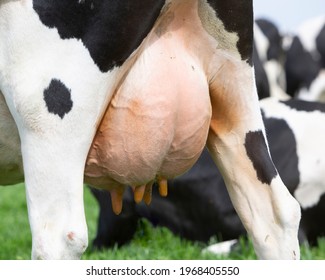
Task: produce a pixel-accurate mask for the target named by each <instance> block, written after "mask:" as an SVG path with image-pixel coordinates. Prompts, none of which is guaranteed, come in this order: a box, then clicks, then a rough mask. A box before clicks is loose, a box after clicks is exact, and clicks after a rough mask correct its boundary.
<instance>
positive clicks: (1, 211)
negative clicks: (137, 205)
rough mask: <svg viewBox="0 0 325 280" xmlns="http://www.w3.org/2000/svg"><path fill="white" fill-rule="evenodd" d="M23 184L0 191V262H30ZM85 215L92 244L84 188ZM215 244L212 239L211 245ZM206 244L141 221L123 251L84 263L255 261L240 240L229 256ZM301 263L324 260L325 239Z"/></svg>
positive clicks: (89, 254) (94, 255)
mask: <svg viewBox="0 0 325 280" xmlns="http://www.w3.org/2000/svg"><path fill="white" fill-rule="evenodd" d="M26 208H27V207H26V199H25V189H24V185H23V184H19V185H15V186H10V187H0V260H24V259H30V250H31V234H30V228H29V224H28V216H27V209H26ZM85 211H86V218H87V223H88V230H89V243H90V244H91V240H93V239H94V237H95V234H96V227H97V215H98V205H97V203H96V201H95V199H94V198H93V196H92V195H91V194H90V191H89V190H88V189H87V188H85ZM213 241H215V239H214V238H213V239H212V240H211V242H213ZM206 245H207V244H202V243H198V242H190V241H187V240H183V239H181V238H179V237H177V236H175V235H173V234H172V233H171V232H170V231H169V230H168V229H166V228H153V227H152V226H151V225H150V224H149V223H148V222H147V221H144V220H141V221H140V222H139V225H138V229H137V232H136V235H135V237H134V239H133V240H132V242H131V243H129V244H128V245H125V246H123V247H121V248H117V247H115V248H112V249H107V250H103V251H92V250H91V248H90V247H89V248H88V249H87V251H86V252H85V254H84V255H83V259H85V260H87V259H88V260H89V259H91V260H103V259H104V260H105V259H116V260H138V259H142V260H143V259H144V260H148V259H150V260H170V259H171V260H193V259H194V260H195V259H201V260H205V259H206V260H209V259H210V260H211V259H244V260H247V259H256V256H255V253H254V250H253V247H252V244H251V243H250V242H249V241H247V240H245V239H241V240H240V248H239V249H238V250H236V251H235V252H233V253H231V254H230V255H229V256H216V255H213V254H209V253H204V254H203V253H202V249H203V248H204V247H205V246H206ZM301 256H302V259H308V260H316V259H325V238H323V239H320V240H319V244H318V247H314V248H309V247H308V246H306V245H305V246H302V247H301Z"/></svg>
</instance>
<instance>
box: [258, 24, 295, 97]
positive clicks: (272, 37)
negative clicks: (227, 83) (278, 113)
mask: <svg viewBox="0 0 325 280" xmlns="http://www.w3.org/2000/svg"><path fill="white" fill-rule="evenodd" d="M253 62H254V67H255V76H256V86H257V92H258V95H259V98H260V99H262V98H265V97H269V96H273V97H276V98H278V99H281V100H287V99H289V98H290V96H289V95H288V94H287V93H285V89H286V84H285V81H286V75H285V69H284V62H285V52H284V49H283V42H282V35H281V34H280V31H279V29H278V28H277V26H276V25H275V24H274V23H273V22H271V21H270V20H267V19H257V20H255V24H254V53H253Z"/></svg>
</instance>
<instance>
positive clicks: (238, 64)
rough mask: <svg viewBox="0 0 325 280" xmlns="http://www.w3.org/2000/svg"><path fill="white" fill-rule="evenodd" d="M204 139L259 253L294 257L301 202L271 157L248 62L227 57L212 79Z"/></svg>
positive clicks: (288, 257)
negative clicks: (209, 108) (207, 127)
mask: <svg viewBox="0 0 325 280" xmlns="http://www.w3.org/2000/svg"><path fill="white" fill-rule="evenodd" d="M210 95H211V103H212V120H211V125H210V131H209V136H208V141H207V145H208V148H209V151H210V153H211V154H212V157H213V159H214V161H215V162H216V164H217V166H218V167H219V169H220V171H221V173H222V175H223V178H224V180H225V183H226V185H227V189H228V192H229V194H230V197H231V200H232V203H233V205H234V207H235V209H236V211H237V213H238V215H239V217H240V218H241V221H242V222H243V225H244V226H245V228H246V230H247V232H248V234H249V235H250V236H251V238H252V241H253V244H254V247H255V251H256V253H257V256H258V257H259V258H261V259H298V258H299V257H300V256H299V255H300V252H299V245H298V239H297V233H298V225H299V220H300V208H299V205H298V203H297V202H296V200H295V199H294V198H293V197H292V196H291V195H290V193H289V192H288V190H287V188H286V187H285V185H284V184H283V182H282V180H281V179H280V177H279V175H278V173H277V171H276V169H275V167H274V165H273V162H272V160H271V158H270V155H269V151H268V147H267V143H266V141H265V132H264V125H263V122H262V118H261V114H260V111H259V109H258V108H259V105H258V99H257V93H256V89H255V81H254V76H253V70H252V67H251V66H250V65H249V64H248V63H246V62H243V61H240V60H236V59H231V58H226V59H225V61H224V64H223V65H222V67H220V71H217V73H216V74H215V75H214V78H213V79H212V80H211V83H210Z"/></svg>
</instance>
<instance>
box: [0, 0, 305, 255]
mask: <svg viewBox="0 0 325 280" xmlns="http://www.w3.org/2000/svg"><path fill="white" fill-rule="evenodd" d="M0 42H1V45H0V91H1V92H2V95H3V97H4V99H3V98H2V99H1V112H4V115H5V120H3V119H1V120H0V123H1V134H0V143H1V145H0V146H1V149H0V151H1V152H3V151H7V149H9V148H11V149H12V151H13V153H12V154H10V155H9V160H11V162H12V163H11V164H12V168H9V169H10V170H9V171H10V172H11V171H12V172H13V174H11V175H10V176H11V178H13V182H14V181H15V180H18V179H20V178H19V176H17V174H15V172H16V173H19V172H20V169H21V161H20V156H19V155H20V150H19V149H17V147H19V146H20V144H19V143H18V142H16V143H14V144H13V143H10V141H8V139H9V138H10V139H15V140H16V141H17V139H18V137H16V136H17V133H19V140H20V141H21V155H22V162H23V170H24V178H25V183H26V194H27V203H28V212H29V220H30V226H31V231H32V244H33V245H32V257H33V258H34V259H61V258H79V257H80V256H81V254H82V253H83V251H84V250H85V248H86V247H87V241H88V237H87V226H86V220H85V215H84V205H83V182H84V181H85V182H88V183H91V184H92V185H94V186H96V187H99V188H103V189H108V190H110V192H111V196H112V198H113V199H112V201H113V209H114V210H115V212H120V211H121V208H122V195H123V191H124V188H125V185H131V186H133V188H134V193H135V194H134V196H135V199H136V200H137V201H140V200H142V198H143V199H144V200H145V201H146V202H147V203H148V202H150V200H151V187H152V183H153V182H154V181H155V180H157V181H158V182H159V185H160V191H161V193H162V194H165V193H166V182H167V179H168V178H173V177H175V176H177V175H179V174H181V173H184V172H185V171H186V170H188V169H189V168H190V167H191V166H192V165H193V164H194V163H195V162H196V160H197V159H198V157H199V155H200V154H201V151H202V150H203V149H204V146H205V144H206V143H207V146H208V148H209V151H210V153H211V155H212V157H213V159H214V161H215V162H216V164H217V165H218V167H219V170H221V173H222V175H223V178H224V180H225V182H226V185H227V188H228V192H229V194H230V197H231V200H232V202H233V204H234V206H235V208H236V210H237V212H238V214H239V216H240V218H241V220H242V222H243V224H244V226H245V228H246V230H247V231H248V233H249V234H250V235H251V236H252V239H253V243H254V246H255V249H256V252H257V255H258V256H259V257H260V258H268V259H270V258H277V259H297V258H299V244H298V239H297V232H298V224H299V220H300V207H299V204H298V203H297V201H296V200H295V199H294V198H293V197H292V196H291V195H290V193H289V192H288V190H287V188H286V187H285V185H284V184H283V182H282V180H281V179H280V177H279V175H278V172H277V170H276V169H275V167H274V165H273V162H272V160H271V158H270V155H269V152H268V148H267V143H266V140H265V133H264V125H263V121H262V117H261V113H260V110H259V106H258V98H257V93H256V87H255V83H254V74H253V67H252V48H253V9H252V1H247V0H228V1H220V0H189V1H181V0H141V1H134V0H125V1H117V0H106V1H103V0H97V1H93V0H84V1H79V0H71V1H66V0H57V1H50V0H18V1H17V0H0ZM4 100H5V101H4ZM108 105H109V106H108ZM8 109H9V111H10V114H11V116H12V117H13V119H14V122H13V121H12V120H10V121H9V123H6V124H3V122H4V121H7V119H8ZM9 118H10V117H9ZM3 127H4V129H3V130H2V128H3ZM17 128H18V131H17ZM12 135H15V136H14V137H13V136H12ZM8 142H9V143H8ZM7 146H9V148H7ZM7 170H8V167H7V165H6V164H4V165H3V163H2V165H1V166H0V172H1V173H2V174H4V173H3V172H7ZM1 177H4V178H5V179H6V176H4V175H2V176H1ZM1 177H0V178H1ZM0 183H1V184H3V182H0ZM5 183H8V181H5Z"/></svg>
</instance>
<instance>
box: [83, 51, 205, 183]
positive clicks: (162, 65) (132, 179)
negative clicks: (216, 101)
mask: <svg viewBox="0 0 325 280" xmlns="http://www.w3.org/2000/svg"><path fill="white" fill-rule="evenodd" d="M152 51H153V50H151V51H149V53H145V54H143V55H142V56H141V57H139V58H138V59H137V63H136V64H135V65H134V66H133V68H132V71H130V73H128V76H127V78H126V79H125V80H124V82H123V84H122V85H121V86H120V88H119V89H118V91H117V93H116V94H115V96H114V98H113V100H112V102H111V104H110V106H109V108H108V110H107V112H106V114H105V116H104V118H103V120H102V122H101V124H100V126H99V129H98V132H97V134H96V136H95V138H94V141H93V145H92V148H91V149H90V152H89V156H88V160H87V164H86V169H85V179H86V181H87V182H89V183H91V184H93V185H95V186H97V187H101V188H105V189H110V188H112V187H114V186H116V185H120V184H122V185H133V186H139V185H143V184H146V183H148V182H151V181H153V180H155V178H156V177H157V176H158V177H162V178H166V179H167V178H173V177H175V176H177V175H179V174H182V173H184V172H185V171H186V170H188V169H189V168H190V167H191V166H192V165H193V164H194V163H195V162H196V160H197V159H198V157H199V155H200V154H201V152H202V150H203V148H204V146H205V143H206V138H207V134H208V129H209V124H210V118H211V107H210V99H209V94H208V85H207V82H206V78H205V76H204V75H203V72H202V71H199V70H198V69H199V67H198V65H196V64H195V62H194V61H191V60H190V59H188V58H184V57H183V56H182V55H181V54H179V56H178V54H177V55H176V54H175V53H174V54H172V55H173V56H170V55H171V54H166V55H163V56H159V55H156V53H155V55H156V56H152V55H153V53H152ZM149 57H150V58H151V59H148V58H149ZM152 57H154V58H155V59H153V58H152ZM157 65H159V67H157Z"/></svg>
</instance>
